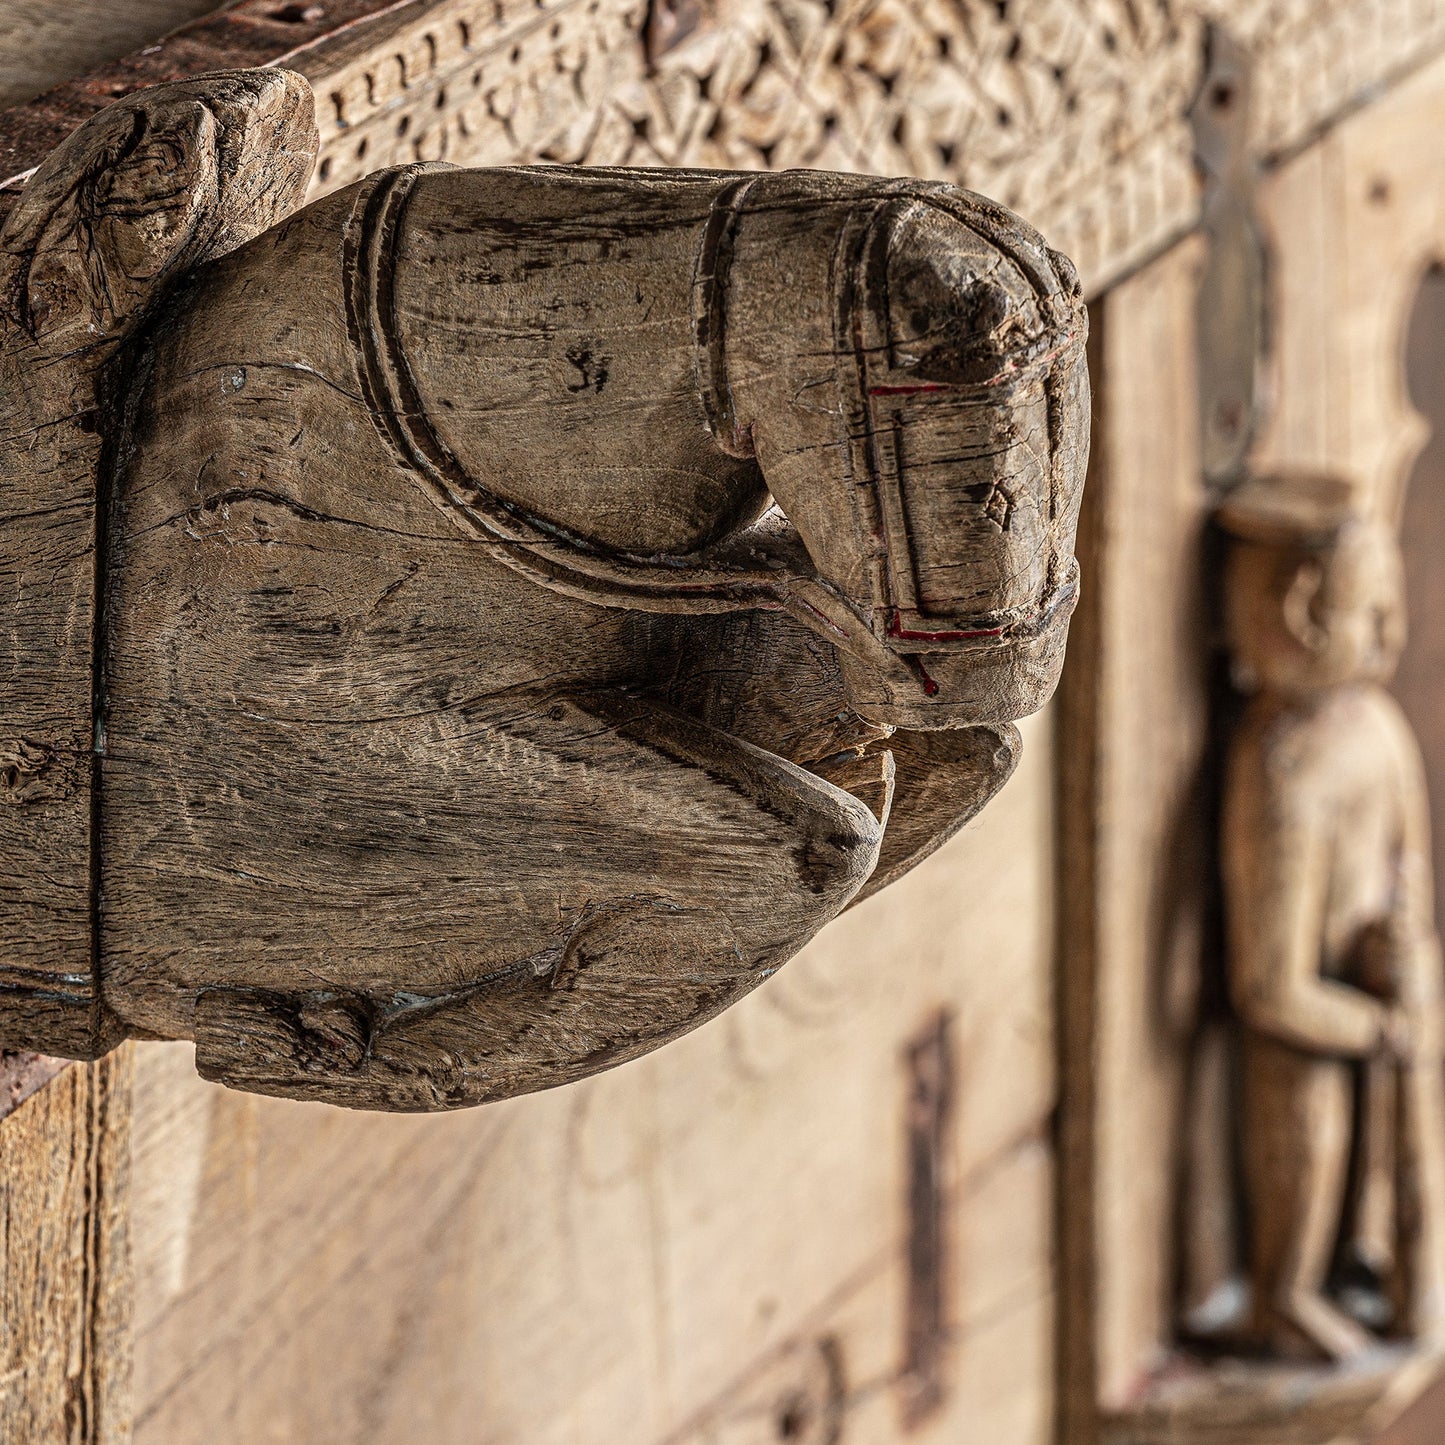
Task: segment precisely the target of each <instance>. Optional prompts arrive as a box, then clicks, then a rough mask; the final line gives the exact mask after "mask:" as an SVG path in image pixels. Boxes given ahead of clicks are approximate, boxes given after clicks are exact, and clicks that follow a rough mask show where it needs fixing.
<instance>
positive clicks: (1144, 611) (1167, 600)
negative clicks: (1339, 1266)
mask: <svg viewBox="0 0 1445 1445" xmlns="http://www.w3.org/2000/svg"><path fill="white" fill-rule="evenodd" d="M1200 262H1201V250H1200V247H1199V246H1198V245H1197V244H1194V243H1192V242H1191V243H1187V244H1185V245H1183V246H1181V247H1178V248H1176V249H1175V250H1173V251H1171V252H1170V253H1169V254H1168V255H1167V256H1165V257H1163V258H1161V259H1160V260H1159V261H1157V262H1155V263H1154V264H1153V265H1152V266H1150V267H1148V268H1147V269H1146V270H1144V271H1143V272H1141V273H1140V274H1139V275H1138V276H1136V277H1134V278H1133V279H1131V280H1130V281H1128V282H1126V283H1124V284H1123V285H1121V286H1119V287H1117V288H1115V289H1114V290H1113V291H1111V292H1110V293H1109V295H1108V296H1107V297H1106V298H1105V300H1104V302H1103V304H1102V306H1100V307H1097V308H1095V317H1094V323H1095V327H1096V332H1097V340H1096V341H1095V343H1094V347H1093V353H1092V355H1093V360H1094V371H1095V387H1096V396H1097V398H1098V400H1097V403H1096V405H1097V423H1096V429H1095V453H1094V458H1093V462H1092V465H1091V467H1090V474H1089V483H1088V487H1087V488H1086V503H1085V515H1084V518H1083V521H1082V523H1081V530H1080V558H1081V563H1082V565H1084V566H1085V567H1087V569H1088V574H1089V576H1090V578H1091V585H1090V587H1089V589H1088V591H1086V592H1085V594H1084V600H1083V602H1082V604H1081V607H1080V613H1079V616H1078V619H1077V622H1076V632H1075V636H1074V639H1073V646H1072V649H1071V652H1070V655H1069V658H1068V661H1067V663H1066V666H1065V672H1064V681H1063V685H1062V690H1061V695H1060V707H1059V712H1058V719H1059V726H1060V752H1059V761H1060V790H1061V791H1060V798H1061V804H1060V823H1061V836H1060V848H1061V858H1060V866H1061V875H1060V878H1061V888H1062V891H1061V908H1062V910H1063V914H1062V918H1063V926H1062V932H1061V935H1060V1018H1061V1020H1062V1021H1063V1022H1062V1043H1063V1055H1062V1057H1063V1070H1064V1084H1063V1121H1062V1135H1061V1148H1062V1162H1061V1167H1062V1169H1063V1170H1064V1179H1063V1184H1062V1192H1061V1195H1060V1213H1059V1228H1060V1231H1061V1236H1062V1237H1061V1248H1062V1250H1063V1251H1064V1261H1065V1273H1064V1276H1063V1284H1062V1289H1063V1291H1064V1297H1065V1301H1066V1306H1065V1307H1066V1310H1067V1316H1066V1326H1065V1335H1064V1349H1065V1360H1064V1369H1065V1375H1064V1379H1065V1387H1064V1388H1065V1396H1064V1409H1065V1415H1064V1423H1063V1426H1062V1429H1063V1438H1064V1439H1065V1440H1067V1441H1068V1442H1069V1445H1087V1442H1089V1441H1091V1440H1093V1439H1094V1438H1095V1435H1094V1431H1095V1429H1096V1410H1097V1405H1098V1402H1100V1401H1102V1402H1104V1403H1105V1404H1106V1405H1113V1404H1117V1403H1120V1402H1122V1401H1124V1400H1127V1399H1129V1398H1130V1397H1131V1396H1132V1395H1133V1393H1134V1392H1135V1390H1136V1389H1137V1388H1138V1386H1139V1384H1140V1382H1141V1379H1142V1377H1143V1374H1144V1372H1145V1371H1146V1370H1147V1368H1148V1367H1149V1365H1150V1364H1151V1363H1152V1361H1153V1359H1154V1358H1155V1352H1156V1350H1157V1348H1158V1343H1159V1342H1160V1341H1161V1340H1164V1339H1167V1338H1168V1337H1169V1335H1170V1334H1171V1333H1172V1322H1173V1299H1172V1296H1173V1288H1174V1275H1173V1269H1174V1265H1173V1247H1172V1240H1173V1220H1174V1210H1175V1192H1174V1191H1175V1180H1176V1174H1177V1168H1178V1164H1177V1160H1178V1147H1179V1146H1178V1132H1177V1131H1178V1124H1179V1118H1180V1113H1179V1111H1180V1107H1181V1104H1180V1098H1181V1091H1182V1085H1183V1077H1184V1070H1185V1049H1184V1047H1183V1043H1184V1040H1185V1039H1186V1038H1187V1037H1188V1034H1189V1030H1190V1028H1191V1024H1192V1018H1193V1009H1194V1001H1195V997H1196V994H1197V989H1198V967H1199V947H1200V936H1201V934H1200V930H1201V910H1202V896H1203V886H1204V884H1203V877H1202V870H1203V865H1204V860H1205V858H1206V857H1207V833H1206V831H1205V829H1206V826H1207V816H1206V815H1205V814H1204V813H1203V812H1202V810H1201V806H1200V791H1199V789H1200V786H1201V783H1202V781H1203V773H1202V770H1203V767H1204V762H1205V749H1206V720H1207V708H1206V682H1207V663H1206V657H1207V643H1208V635H1207V632H1206V631H1205V628H1204V625H1203V608H1204V598H1203V595H1202V590H1203V589H1202V584H1201V581H1200V578H1201V557H1200V538H1201V534H1202V529H1203V524H1204V519H1205V516H1206V510H1205V509H1206V506H1207V498H1206V495H1205V492H1204V487H1203V482H1202V478H1201V473H1200V468H1199V465H1198V447H1199V442H1198V414H1197V395H1198V393H1197V382H1196V362H1195V356H1194V346H1193V335H1194V330H1193V328H1194V319H1193V318H1194V304H1195V303H1194V297H1195V288H1196V285H1197V278H1198V274H1199V266H1200ZM1085 740H1087V745H1084V743H1085Z"/></svg>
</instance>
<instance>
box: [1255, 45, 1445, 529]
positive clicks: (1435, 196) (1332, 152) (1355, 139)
mask: <svg viewBox="0 0 1445 1445" xmlns="http://www.w3.org/2000/svg"><path fill="white" fill-rule="evenodd" d="M1442 96H1445V61H1436V62H1434V63H1433V64H1431V65H1429V66H1427V67H1425V68H1424V69H1422V70H1420V71H1419V72H1418V73H1417V74H1415V75H1413V76H1411V77H1409V78H1408V79H1406V80H1403V81H1402V82H1401V83H1400V84H1399V85H1397V86H1395V87H1393V88H1392V89H1391V90H1390V91H1388V92H1387V93H1386V94H1385V95H1383V96H1381V97H1380V99H1379V100H1378V102H1377V103H1376V104H1373V105H1371V106H1369V107H1368V108H1367V109H1364V110H1361V111H1359V112H1358V113H1357V114H1355V115H1352V116H1350V117H1348V118H1346V119H1345V120H1343V121H1342V122H1341V123H1340V124H1339V125H1338V126H1336V127H1335V128H1334V129H1332V130H1331V131H1330V133H1329V134H1328V135H1327V136H1325V137H1323V138H1322V139H1321V140H1320V142H1319V144H1318V145H1316V146H1313V147H1311V148H1310V149H1309V150H1308V151H1306V152H1304V153H1303V154H1301V155H1300V156H1298V157H1297V158H1296V159H1294V160H1291V161H1290V162H1289V163H1288V164H1286V165H1283V166H1281V167H1280V168H1279V169H1278V170H1276V171H1274V172H1272V173H1271V174H1270V175H1269V176H1268V177H1267V178H1266V179H1265V180H1264V182H1263V183H1262V185H1261V187H1260V192H1259V200H1260V209H1261V213H1262V218H1263V221H1264V223H1265V225H1266V227H1267V229H1268V234H1269V238H1270V244H1271V246H1272V248H1273V250H1274V252H1275V254H1277V255H1279V256H1288V257H1289V265H1288V266H1285V267H1281V268H1278V270H1277V274H1276V275H1275V279H1274V283H1273V292H1272V299H1271V305H1272V320H1271V326H1272V336H1273V341H1272V345H1271V371H1272V375H1271V392H1272V394H1273V395H1274V396H1275V397H1276V398H1277V401H1276V404H1275V405H1274V407H1273V408H1272V410H1271V414H1270V416H1269V418H1268V424H1267V426H1266V427H1265V429H1264V434H1263V436H1262V438H1261V440H1260V444H1259V446H1258V447H1257V449H1256V454H1255V457H1254V465H1255V467H1256V469H1257V470H1258V471H1260V472H1271V471H1290V470H1297V469H1306V470H1315V471H1331V472H1334V473H1336V474H1338V475H1341V476H1343V477H1346V478H1347V479H1349V480H1350V481H1351V483H1352V485H1353V486H1354V487H1355V488H1356V489H1357V490H1358V491H1359V493H1360V497H1361V505H1362V507H1363V508H1365V509H1366V510H1370V511H1377V512H1378V514H1379V515H1382V516H1386V517H1390V518H1391V519H1392V520H1393V519H1398V517H1399V515H1400V509H1401V507H1402V506H1403V503H1404V489H1405V483H1406V480H1407V478H1408V476H1409V473H1410V469H1411V467H1412V466H1413V464H1414V461H1415V458H1416V457H1417V456H1418V455H1419V452H1420V449H1421V447H1423V446H1424V444H1425V441H1426V437H1427V431H1426V427H1425V425H1424V422H1423V420H1422V418H1421V417H1420V416H1419V415H1418V414H1417V413H1416V411H1415V409H1414V407H1413V406H1412V404H1411V402H1410V398H1409V394H1408V391H1407V389H1406V386H1405V378H1404V364H1403V352H1404V345H1405V335H1406V328H1407V326H1408V323H1409V317H1410V308H1411V306H1412V305H1413V303H1414V300H1415V295H1416V292H1417V290H1418V288H1419V284H1420V280H1421V277H1422V276H1423V275H1424V273H1425V271H1426V270H1427V269H1428V268H1429V267H1430V266H1431V265H1432V264H1434V263H1436V262H1438V261H1440V260H1441V259H1442V258H1445V215H1442V212H1441V196H1442V195H1445V189H1442V185H1445V158H1442V157H1441V155H1440V154H1439V152H1438V150H1437V148H1436V147H1433V146H1428V145H1420V144H1419V143H1418V141H1417V139H1416V138H1417V137H1418V136H1420V135H1423V134H1428V133H1429V132H1430V131H1431V130H1433V129H1434V128H1435V127H1436V126H1438V124H1439V123H1440V118H1441V114H1442V110H1445V101H1442Z"/></svg>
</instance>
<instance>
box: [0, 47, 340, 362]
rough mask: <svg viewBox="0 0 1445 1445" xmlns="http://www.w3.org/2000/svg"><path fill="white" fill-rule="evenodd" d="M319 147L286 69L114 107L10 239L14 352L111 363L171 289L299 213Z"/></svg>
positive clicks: (70, 151)
mask: <svg viewBox="0 0 1445 1445" xmlns="http://www.w3.org/2000/svg"><path fill="white" fill-rule="evenodd" d="M317 143H318V142H317V133H316V119H315V109H314V106H313V103H312V98H311V89H310V87H309V86H308V85H307V83H306V81H305V80H304V79H303V78H302V77H301V76H299V75H295V74H292V73H290V72H288V71H283V70H251V71H234V72H231V71H222V72H217V73H215V74H212V75H204V76H199V77H197V78H196V79H194V80H188V81H184V82H179V83H176V84H171V85H161V86H156V87H154V88H152V89H149V90H144V91H140V92H138V93H137V94H136V95H134V96H131V97H129V98H128V99H126V100H123V101H120V102H118V103H116V104H115V105H112V106H110V107H108V108H107V109H106V110H104V111H102V112H101V113H100V114H99V115H97V116H96V117H95V118H94V119H92V120H90V121H88V122H87V123H86V124H85V125H83V126H81V127H80V128H79V129H78V130H77V131H75V132H74V133H73V134H72V135H71V136H70V137H69V138H68V139H67V140H66V141H65V142H64V143H63V144H61V145H60V146H58V147H57V148H56V149H55V150H54V151H53V152H52V153H51V154H50V155H49V156H48V157H47V158H46V160H45V162H44V163H43V164H42V165H41V166H40V167H39V169H38V170H37V171H36V172H35V174H34V175H33V176H32V177H31V179H30V181H29V183H28V184H27V185H26V188H25V191H24V193H23V195H22V197H21V199H20V201H19V203H18V204H17V205H16V207H15V209H14V211H13V212H12V213H11V215H10V217H9V219H8V221H7V223H6V225H5V228H4V230H3V232H0V298H3V299H0V306H3V312H4V321H5V323H7V328H18V329H19V331H20V333H21V336H20V337H19V338H16V337H15V336H14V333H13V330H12V344H13V343H14V341H15V340H19V341H20V344H21V345H24V343H25V341H27V340H28V341H29V342H31V343H36V344H38V345H39V346H40V348H41V350H42V351H44V352H46V353H50V354H57V353H65V354H72V355H73V354H75V353H76V352H85V353H98V356H97V360H103V359H104V357H105V355H107V354H108V353H109V352H110V351H111V350H113V349H114V347H115V346H116V345H117V344H119V343H120V342H122V341H124V340H125V338H126V337H127V336H128V335H130V334H131V332H133V331H134V329H135V327H136V326H137V325H138V324H139V322H140V321H141V320H142V319H143V318H144V316H145V315H146V313H147V312H148V311H149V310H150V308H151V307H152V306H153V305H154V304H155V303H156V302H157V301H158V299H159V298H160V296H161V295H162V294H163V293H164V291H165V289H166V288H167V286H168V285H170V284H172V283H173V282H174V281H175V280H177V279H178V278H179V277H181V276H182V275H184V274H185V272H186V271H188V270H190V269H191V268H192V267H194V266H197V265H200V264H201V263H202V262H205V261H208V260H211V259H213V258H215V257H217V256H221V255H224V254H225V253H226V252H228V251H231V250H234V249H235V248H236V247H237V246H240V245H242V244H243V243H244V242H246V241H248V240H250V239H251V238H252V237H253V236H256V235H259V234H260V233H261V232H262V231H264V230H266V229H267V228H268V227H270V226H272V225H274V224H275V223H276V222H277V221H279V220H281V219H283V218H284V217H285V216H286V215H288V214H290V212H292V211H293V210H295V209H296V208H297V207H298V206H299V205H300V203H301V200H302V197H303V194H304V191H305V188H306V184H307V181H308V180H309V178H310V175H311V167H312V164H313V163H314V161H315V158H316V151H317Z"/></svg>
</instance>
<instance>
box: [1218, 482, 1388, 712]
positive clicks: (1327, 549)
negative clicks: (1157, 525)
mask: <svg viewBox="0 0 1445 1445" xmlns="http://www.w3.org/2000/svg"><path fill="white" fill-rule="evenodd" d="M1219 520H1220V524H1221V526H1222V527H1223V528H1224V530H1225V532H1226V533H1227V534H1228V535H1229V537H1230V541H1231V550H1230V558H1229V566H1228V571H1227V582H1226V589H1227V607H1228V619H1229V629H1230V640H1231V645H1232V648H1233V651H1234V659H1235V668H1236V674H1237V676H1238V678H1239V680H1240V682H1241V684H1242V685H1243V686H1244V687H1245V688H1246V690H1254V689H1256V688H1265V689H1269V690H1271V691H1275V692H1281V693H1289V694H1304V693H1312V692H1321V691H1325V690H1327V689H1329V688H1332V687H1337V686H1339V685H1341V684H1342V683H1348V682H1384V681H1387V680H1388V679H1389V678H1390V677H1391V676H1392V675H1393V673H1394V671H1395V666H1396V664H1397V663H1398V661H1399V658H1400V653H1401V651H1402V649H1403V647H1404V644H1405V600H1404V578H1403V571H1402V565H1401V559H1400V547H1399V542H1398V540H1397V539H1396V537H1395V535H1394V532H1393V530H1392V529H1391V528H1390V527H1389V526H1388V525H1387V524H1386V523H1385V522H1383V521H1381V520H1379V519H1377V518H1374V517H1371V516H1369V515H1366V514H1365V513H1363V512H1362V511H1361V510H1360V509H1359V506H1358V503H1357V502H1356V500H1355V499H1354V495H1353V489H1352V488H1351V486H1350V484H1349V482H1348V481H1347V480H1346V479H1344V478H1342V477H1337V476H1330V475H1319V474H1313V473H1300V474H1293V475H1287V476H1283V477H1272V478H1269V479H1268V480H1262V481H1259V482H1250V483H1246V484H1244V485H1243V486H1242V487H1240V488H1239V489H1238V490H1237V491H1236V492H1235V493H1234V494H1232V495H1231V496H1230V498H1229V499H1228V500H1227V501H1226V502H1225V504H1224V505H1223V506H1222V507H1221V508H1220V512H1219Z"/></svg>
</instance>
